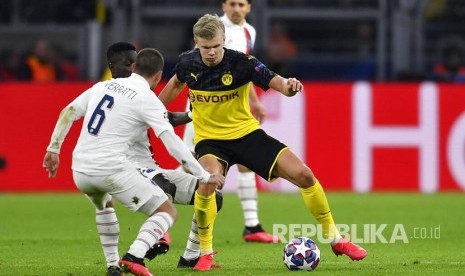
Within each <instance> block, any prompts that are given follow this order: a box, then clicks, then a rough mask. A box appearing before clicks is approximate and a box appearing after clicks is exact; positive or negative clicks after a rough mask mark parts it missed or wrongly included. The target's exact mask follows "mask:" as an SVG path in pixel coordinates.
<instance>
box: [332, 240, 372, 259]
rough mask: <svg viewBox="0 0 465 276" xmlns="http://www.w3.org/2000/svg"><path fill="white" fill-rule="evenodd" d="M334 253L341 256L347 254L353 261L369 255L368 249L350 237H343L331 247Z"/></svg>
mask: <svg viewBox="0 0 465 276" xmlns="http://www.w3.org/2000/svg"><path fill="white" fill-rule="evenodd" d="M331 248H332V249H333V252H334V254H336V255H337V256H340V255H342V254H344V255H347V256H348V257H349V258H351V259H352V260H353V261H360V260H362V259H363V258H365V257H366V256H367V251H366V250H365V249H363V248H361V247H360V246H358V245H356V244H355V243H352V242H350V241H349V238H348V237H344V238H342V239H341V240H340V241H339V242H338V243H336V244H335V245H333V246H332V247H331Z"/></svg>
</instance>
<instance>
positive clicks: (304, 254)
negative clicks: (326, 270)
mask: <svg viewBox="0 0 465 276" xmlns="http://www.w3.org/2000/svg"><path fill="white" fill-rule="evenodd" d="M283 262H284V264H285V265H286V267H287V268H288V269H290V270H314V269H315V268H316V267H317V266H318V264H319V263H320V249H318V246H317V245H316V243H315V242H314V241H313V240H312V239H309V238H306V237H299V238H295V239H292V240H291V241H290V242H289V243H288V244H286V246H285V247H284V252H283Z"/></svg>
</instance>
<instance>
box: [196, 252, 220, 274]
mask: <svg viewBox="0 0 465 276" xmlns="http://www.w3.org/2000/svg"><path fill="white" fill-rule="evenodd" d="M215 253H216V252H212V253H209V254H205V255H201V256H200V258H199V261H198V262H197V264H196V265H195V266H194V268H193V269H194V270H197V271H209V270H211V269H212V268H221V266H220V265H219V264H214V263H213V255H214V254H215Z"/></svg>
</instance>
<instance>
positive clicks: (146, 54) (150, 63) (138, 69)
mask: <svg viewBox="0 0 465 276" xmlns="http://www.w3.org/2000/svg"><path fill="white" fill-rule="evenodd" d="M164 63H165V62H164V60H163V55H162V54H161V53H160V52H159V51H158V50H156V49H153V48H145V49H142V50H140V51H139V53H138V54H137V56H136V62H135V68H134V72H135V73H138V74H139V75H141V76H144V77H151V76H153V75H155V74H156V73H157V72H158V71H162V70H163V66H164Z"/></svg>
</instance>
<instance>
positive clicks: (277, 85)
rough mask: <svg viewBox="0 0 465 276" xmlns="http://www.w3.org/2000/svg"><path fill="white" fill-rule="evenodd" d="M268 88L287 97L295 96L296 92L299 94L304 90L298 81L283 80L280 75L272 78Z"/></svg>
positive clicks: (291, 79) (294, 79) (293, 79)
mask: <svg viewBox="0 0 465 276" xmlns="http://www.w3.org/2000/svg"><path fill="white" fill-rule="evenodd" d="M269 86H270V88H272V89H274V90H276V91H278V92H280V93H281V94H283V95H285V96H288V97H292V96H294V95H295V94H297V92H301V91H302V90H303V88H304V86H303V85H302V83H301V82H300V81H299V80H298V79H296V78H288V79H285V78H283V77H281V76H280V75H276V76H275V77H274V78H272V79H271V81H270V84H269Z"/></svg>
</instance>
